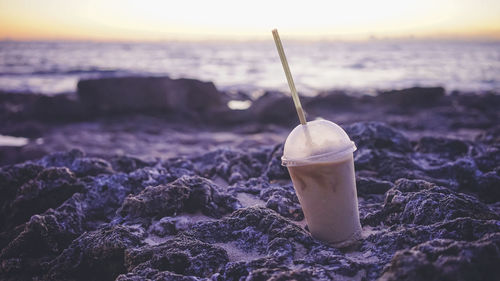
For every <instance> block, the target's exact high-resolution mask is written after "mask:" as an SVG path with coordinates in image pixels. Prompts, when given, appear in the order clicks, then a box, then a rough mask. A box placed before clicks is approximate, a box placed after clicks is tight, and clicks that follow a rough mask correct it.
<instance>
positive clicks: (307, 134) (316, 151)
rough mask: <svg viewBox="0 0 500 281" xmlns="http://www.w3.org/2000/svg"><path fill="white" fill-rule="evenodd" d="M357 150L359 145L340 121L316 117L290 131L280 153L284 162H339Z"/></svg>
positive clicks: (285, 164) (301, 163)
mask: <svg viewBox="0 0 500 281" xmlns="http://www.w3.org/2000/svg"><path fill="white" fill-rule="evenodd" d="M355 150H356V145H355V144H354V142H353V141H351V139H350V138H349V136H348V135H347V134H346V132H345V131H344V130H343V129H342V128H341V127H340V126H339V125H337V124H335V123H333V122H330V121H327V120H314V121H310V122H307V125H298V126H297V127H295V129H293V131H292V132H291V133H290V134H289V135H288V137H287V139H286V141H285V147H284V148H283V157H281V161H282V165H283V166H302V165H309V164H314V163H324V162H336V161H340V160H342V159H344V158H345V157H347V156H348V155H349V154H350V153H352V152H354V151H355Z"/></svg>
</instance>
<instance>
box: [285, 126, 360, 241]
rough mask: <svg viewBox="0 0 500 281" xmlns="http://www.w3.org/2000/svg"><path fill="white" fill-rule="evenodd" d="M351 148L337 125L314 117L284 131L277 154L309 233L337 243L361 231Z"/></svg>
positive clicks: (352, 238)
mask: <svg viewBox="0 0 500 281" xmlns="http://www.w3.org/2000/svg"><path fill="white" fill-rule="evenodd" d="M355 150H356V146H355V145H354V143H353V142H352V141H351V140H350V138H349V136H348V135H347V134H346V132H345V131H344V130H343V129H342V128H341V127H340V126H338V125H337V124H335V123H333V122H330V121H327V120H315V121H310V122H307V124H306V125H298V126H297V127H296V128H295V129H294V130H293V131H292V132H291V133H290V134H289V135H288V137H287V139H286V142H285V146H284V149H283V157H282V158H281V159H282V163H283V165H284V166H286V167H287V168H288V171H289V172H290V177H291V178H292V182H293V186H294V188H295V192H296V193H297V197H298V198H299V201H300V205H301V207H302V211H303V212H304V216H305V218H306V221H307V225H308V227H309V230H310V232H311V234H312V236H313V237H314V238H317V239H319V240H323V241H325V242H328V243H330V244H332V245H334V246H337V247H343V246H347V245H348V244H350V243H351V242H353V241H355V240H356V239H357V238H358V237H359V236H360V235H361V224H360V222H359V211H358V197H357V192H356V177H355V174H354V159H353V152H354V151H355Z"/></svg>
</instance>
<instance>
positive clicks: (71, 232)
mask: <svg viewBox="0 0 500 281" xmlns="http://www.w3.org/2000/svg"><path fill="white" fill-rule="evenodd" d="M447 99H448V98H447V97H445V98H443V103H444V102H448V101H447ZM367 103H368V104H369V101H367ZM358 106H361V107H363V106H365V105H364V104H356V106H355V107H358ZM440 106H442V105H439V106H438V107H436V108H435V109H436V110H441V109H442V108H441V107H440ZM457 106H464V105H461V104H458V105H457ZM353 108H354V107H353ZM459 109H460V108H459ZM323 110H324V112H326V110H327V109H326V108H323ZM460 110H461V109H460ZM474 110H476V109H474ZM485 110H486V111H488V113H487V114H489V115H488V116H490V115H491V116H495V114H496V113H494V112H493V111H492V109H491V108H490V106H487V107H485ZM439 112H440V114H443V115H446V114H455V113H454V112H453V111H447V110H443V111H439ZM459 113H460V114H461V115H462V114H466V115H467V112H466V111H463V112H462V111H460V112H459ZM474 114H477V112H476V113H474ZM401 116H402V115H400V116H399V117H398V118H403V117H401ZM436 116H437V115H436ZM434 117H435V116H434ZM467 118H469V119H471V120H472V119H473V115H468V117H467ZM487 119H488V120H489V121H488V122H490V121H491V120H493V119H492V118H490V117H488V118H487ZM490 119H491V120H490ZM397 120H399V119H397ZM397 120H396V122H394V119H393V120H392V121H390V120H389V121H388V122H390V124H396V123H397V122H398V121H397ZM481 122H483V121H481ZM405 124H407V125H408V123H405ZM485 124H486V123H485ZM409 125H411V126H413V125H419V124H416V123H415V124H409ZM420 125H422V128H423V127H425V128H427V127H426V126H427V125H428V124H420ZM344 127H345V128H346V130H352V131H351V132H350V134H351V135H352V136H351V137H352V138H353V140H354V141H356V144H357V146H358V150H357V151H356V152H355V165H356V175H357V177H356V183H357V191H358V202H359V209H360V217H361V218H362V221H361V222H362V225H363V227H364V228H363V235H362V238H361V239H360V240H359V241H357V242H356V243H354V244H353V245H352V246H350V247H348V248H343V249H336V248H334V247H331V246H329V245H327V244H325V243H323V242H321V241H318V240H316V239H313V238H312V237H311V236H310V234H309V232H308V230H307V229H308V228H307V226H305V223H306V222H305V221H296V220H301V219H302V218H303V217H302V216H303V214H302V212H301V208H300V205H299V204H298V200H297V197H296V195H295V192H294V189H293V186H292V184H291V182H290V179H289V176H288V174H287V170H286V168H285V167H282V166H281V163H280V157H281V153H282V144H279V143H280V142H281V140H278V141H277V142H278V144H275V145H273V146H271V145H269V146H262V147H258V146H257V147H256V146H254V143H253V142H249V143H242V145H241V146H240V147H238V148H237V149H236V148H220V147H219V149H216V150H213V151H209V152H207V153H204V154H196V155H186V156H179V157H175V158H170V159H164V160H160V159H157V160H148V161H143V160H140V159H138V158H133V157H130V156H120V157H107V158H106V159H107V160H104V159H100V158H96V157H88V156H86V155H85V154H84V153H83V152H82V151H79V150H73V151H70V152H66V153H56V154H51V155H48V156H46V157H44V158H42V159H41V160H37V161H34V162H26V163H24V164H19V165H14V166H6V167H2V168H0V191H1V195H2V196H0V208H1V209H0V210H1V211H2V212H0V214H1V215H0V247H1V251H0V279H2V280H12V281H14V280H32V279H33V280H112V279H115V278H116V279H117V280H215V281H222V280H243V279H245V280H263V279H264V280H290V279H297V280H337V279H346V280H351V279H353V280H376V279H378V278H380V277H381V276H382V274H384V275H383V278H388V279H389V278H400V279H404V278H405V276H410V277H411V276H417V277H416V278H420V277H421V276H420V275H419V274H420V273H421V272H422V271H421V270H420V269H421V268H423V267H424V268H426V269H429V270H430V272H435V276H437V277H436V279H443V280H446V278H448V277H449V276H452V277H456V276H455V275H453V274H451V275H450V274H448V271H447V268H451V269H453V270H458V271H459V272H462V273H463V275H462V276H465V277H467V279H472V280H475V279H481V278H482V275H481V274H482V273H481V272H477V271H475V270H473V269H472V267H471V266H472V265H473V266H475V268H478V267H479V266H478V265H479V263H480V262H482V260H481V259H482V258H484V257H486V256H487V255H485V253H486V252H484V251H486V249H492V248H491V247H492V246H491V245H493V244H495V243H496V244H498V243H497V241H496V240H498V238H497V236H495V235H498V233H500V220H499V210H500V209H499V206H500V205H499V204H498V202H497V201H498V197H499V196H498V190H499V189H498V188H497V187H498V186H499V184H500V177H499V175H500V168H499V167H500V165H499V161H498V155H499V154H498V153H497V152H498V149H497V146H496V144H494V143H491V142H490V140H489V138H488V137H487V136H486V138H484V139H483V138H481V137H479V138H478V139H477V140H476V141H463V140H459V139H452V138H448V137H443V136H442V134H441V135H438V134H436V135H433V134H432V132H429V133H428V134H429V135H430V136H429V137H421V136H420V135H418V134H408V136H409V137H408V138H407V137H406V136H405V135H403V134H402V133H401V132H400V131H398V130H396V129H394V128H393V127H389V126H387V125H385V124H383V123H374V122H368V123H358V124H355V125H346V126H344ZM412 128H416V127H412ZM410 139H411V140H412V141H410ZM94 155H95V154H94ZM54 192H55V193H54ZM248 206H252V207H248ZM12 210H17V211H16V212H13V211H12ZM4 211H5V212H4ZM14 218H15V219H14ZM443 239H448V240H443ZM429 241H430V242H429ZM435 241H448V242H446V243H444V242H443V243H441V242H439V243H441V244H439V245H437V244H431V243H437V242H435ZM450 241H451V242H450ZM496 244H495V245H496ZM481 245H487V246H485V247H484V249H483V246H481ZM412 247H414V248H412ZM424 248H425V249H430V250H429V251H426V250H424ZM497 248H498V247H497ZM457 249H458V250H457ZM461 249H463V250H461ZM483 250H484V251H483ZM398 251H399V252H398ZM403 251H406V252H409V253H411V255H409V256H410V257H411V258H409V259H407V260H406V259H405V258H404V257H405V255H402V254H401V253H403ZM415 253H418V254H415ZM428 253H431V254H429V255H428ZM487 253H490V252H487ZM422 254H423V255H424V256H422ZM394 256H396V257H394ZM431 256H432V257H436V259H435V260H431V259H430V258H429V257H431ZM497 256H498V254H497ZM393 257H394V260H393V261H392V262H391V260H392V259H393ZM421 257H424V258H423V259H421ZM468 257H473V259H468ZM495 257H496V256H495ZM435 261H443V263H442V264H443V265H446V267H444V266H441V264H440V263H435ZM450 261H457V263H450ZM492 261H496V260H494V258H492ZM496 263H498V261H496ZM484 264H485V265H487V266H488V267H487V268H485V269H484V272H488V270H490V269H491V268H490V267H489V265H488V264H487V263H484ZM384 268H386V269H384ZM384 272H385V273H384ZM423 272H424V273H425V272H426V271H425V270H424V271H423ZM471 276H472V277H471ZM410 277H408V278H410ZM465 277H464V278H465ZM475 277H477V278H475ZM450 278H451V277H450ZM431 279H432V278H431ZM483 279H487V278H486V277H485V278H483ZM389 280H391V279H389Z"/></svg>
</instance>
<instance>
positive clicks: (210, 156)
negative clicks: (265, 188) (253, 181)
mask: <svg viewBox="0 0 500 281" xmlns="http://www.w3.org/2000/svg"><path fill="white" fill-rule="evenodd" d="M267 157H268V156H267V153H265V152H254V153H244V152H243V151H239V150H230V149H219V150H215V151H213V152H209V153H206V154H204V155H202V156H198V157H195V158H192V159H190V160H191V161H193V162H195V163H196V164H195V169H196V170H197V172H198V174H199V175H201V176H203V177H206V178H212V177H214V176H219V177H221V178H223V179H224V180H226V181H227V182H228V183H229V184H233V183H236V182H238V181H241V180H247V179H249V178H252V177H258V176H260V175H261V174H262V172H263V170H264V168H265V166H264V165H265V164H267V163H264V162H266V161H267Z"/></svg>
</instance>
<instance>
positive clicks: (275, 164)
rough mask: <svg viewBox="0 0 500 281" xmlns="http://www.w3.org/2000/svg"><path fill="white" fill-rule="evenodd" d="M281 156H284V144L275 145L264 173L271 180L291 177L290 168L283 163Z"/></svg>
mask: <svg viewBox="0 0 500 281" xmlns="http://www.w3.org/2000/svg"><path fill="white" fill-rule="evenodd" d="M281 156H283V144H279V145H277V146H275V147H274V149H273V151H272V152H271V157H270V161H269V164H268V165H267V168H266V171H265V172H264V175H266V176H267V177H268V178H269V180H271V181H273V180H281V179H285V180H287V179H288V180H289V179H290V174H289V173H288V169H287V168H286V167H284V166H283V165H281Z"/></svg>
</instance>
